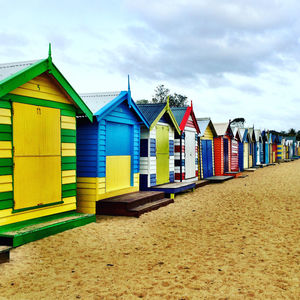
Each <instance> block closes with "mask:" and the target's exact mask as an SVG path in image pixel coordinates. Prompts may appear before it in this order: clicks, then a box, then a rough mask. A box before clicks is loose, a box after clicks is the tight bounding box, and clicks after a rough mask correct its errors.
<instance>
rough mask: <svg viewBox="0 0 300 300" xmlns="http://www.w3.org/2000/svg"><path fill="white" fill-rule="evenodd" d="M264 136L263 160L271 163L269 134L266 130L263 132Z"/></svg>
mask: <svg viewBox="0 0 300 300" xmlns="http://www.w3.org/2000/svg"><path fill="white" fill-rule="evenodd" d="M262 138H263V152H264V157H263V162H264V164H266V165H268V164H269V134H268V132H267V131H266V130H264V131H263V132H262Z"/></svg>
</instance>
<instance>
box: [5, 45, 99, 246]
mask: <svg viewBox="0 0 300 300" xmlns="http://www.w3.org/2000/svg"><path fill="white" fill-rule="evenodd" d="M78 114H82V115H86V116H88V118H89V119H90V120H92V117H93V116H92V113H91V112H90V110H89V109H88V108H87V106H86V105H85V104H84V102H83V101H82V100H81V98H80V97H79V96H78V94H77V93H76V91H75V90H74V89H73V88H72V86H71V85H70V84H69V83H68V81H67V80H66V79H65V77H64V76H63V75H62V74H61V72H60V71H59V70H58V69H57V67H56V66H55V65H54V64H53V62H52V58H51V48H49V56H48V58H46V59H41V60H37V61H27V62H19V63H9V64H1V65H0V244H5V245H10V246H19V245H21V244H24V243H27V242H30V241H33V240H36V239H39V238H42V237H44V236H48V235H51V234H54V233H57V232H60V231H63V230H66V229H69V228H73V227H76V226H80V225H83V224H86V223H89V222H92V221H94V220H95V216H93V215H88V214H78V213H76V120H75V116H76V115H78ZM33 225H34V230H33V229H32V228H33Z"/></svg>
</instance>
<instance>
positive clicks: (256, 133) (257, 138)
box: [254, 129, 262, 142]
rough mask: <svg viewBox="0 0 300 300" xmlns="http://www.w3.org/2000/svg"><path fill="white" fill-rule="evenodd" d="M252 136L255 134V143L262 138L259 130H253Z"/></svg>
mask: <svg viewBox="0 0 300 300" xmlns="http://www.w3.org/2000/svg"><path fill="white" fill-rule="evenodd" d="M254 134H255V140H256V142H259V139H261V138H262V136H261V131H260V129H255V130H254Z"/></svg>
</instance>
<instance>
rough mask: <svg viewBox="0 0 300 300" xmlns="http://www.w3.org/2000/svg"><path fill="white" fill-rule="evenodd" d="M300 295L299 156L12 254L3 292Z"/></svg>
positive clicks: (4, 268) (22, 295) (35, 295)
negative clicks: (144, 211)
mask: <svg viewBox="0 0 300 300" xmlns="http://www.w3.org/2000/svg"><path fill="white" fill-rule="evenodd" d="M138 298H144V299H248V298H254V299H271V298H272V299H299V298H300V161H294V162H290V163H282V164H280V165H276V166H270V167H267V168H263V169H258V170H257V171H256V172H254V173H248V177H246V178H241V179H234V180H230V181H227V182H225V183H223V184H213V185H208V186H205V187H202V188H200V189H198V190H196V191H195V192H194V193H186V194H183V195H180V196H178V197H176V199H175V203H174V204H171V205H169V206H167V207H163V208H161V209H159V210H157V211H154V212H150V213H147V214H145V215H142V216H141V217H140V218H138V219H136V218H127V217H103V216H99V217H97V223H93V224H89V225H87V226H84V227H80V228H76V229H73V230H69V231H66V232H63V233H60V234H57V235H55V236H51V237H48V238H45V239H42V240H39V241H37V242H33V243H30V244H27V245H24V246H22V247H19V248H17V249H13V250H12V251H11V262H10V263H5V264H2V265H0V299H138Z"/></svg>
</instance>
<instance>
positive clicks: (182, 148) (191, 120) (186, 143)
mask: <svg viewBox="0 0 300 300" xmlns="http://www.w3.org/2000/svg"><path fill="white" fill-rule="evenodd" d="M171 110H172V113H173V115H174V117H175V119H176V121H177V123H178V125H179V128H180V131H181V134H178V133H177V132H175V182H182V181H197V180H198V134H199V133H200V130H199V127H198V123H197V120H196V117H195V114H194V110H193V104H192V103H191V106H188V107H172V108H171Z"/></svg>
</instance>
